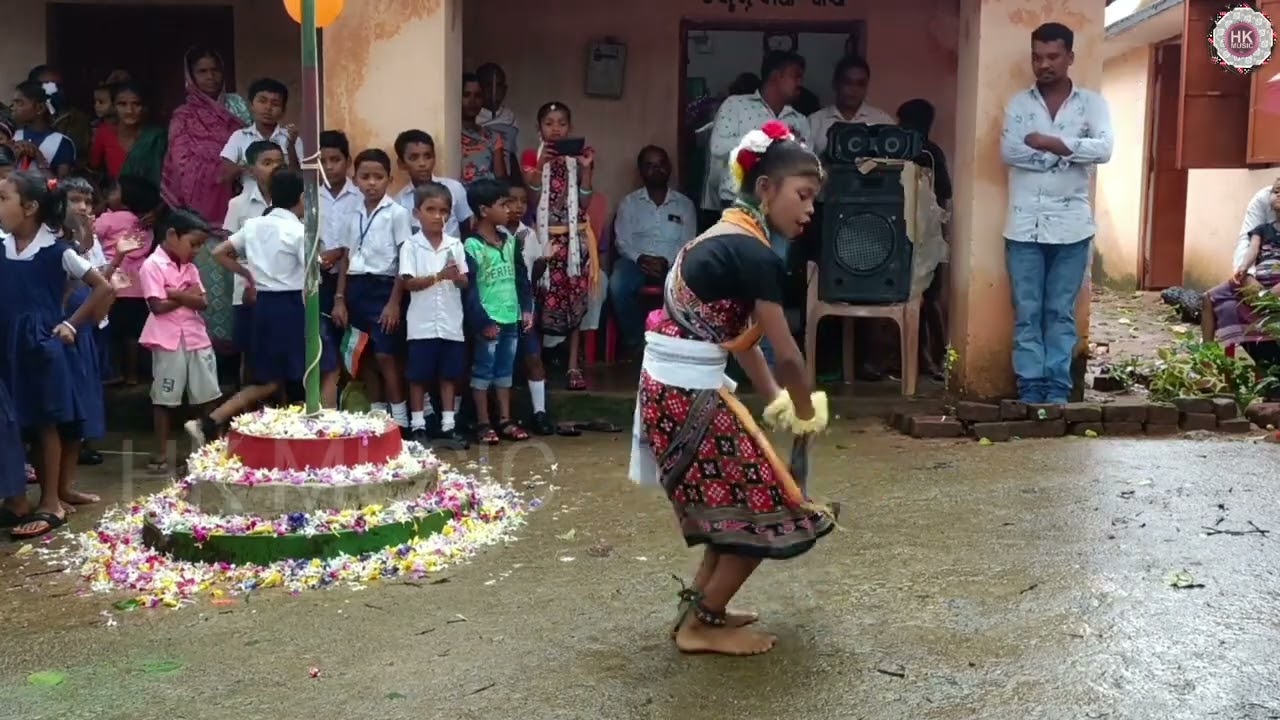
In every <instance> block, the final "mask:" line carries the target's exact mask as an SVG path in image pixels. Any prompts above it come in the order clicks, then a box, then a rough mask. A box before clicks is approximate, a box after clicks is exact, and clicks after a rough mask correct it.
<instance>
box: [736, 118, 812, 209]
mask: <svg viewBox="0 0 1280 720" xmlns="http://www.w3.org/2000/svg"><path fill="white" fill-rule="evenodd" d="M779 140H789V141H791V142H795V141H796V136H795V134H794V133H792V132H791V128H789V127H787V125H786V123H784V122H782V121H780V120H770V121H769V122H767V123H765V124H764V125H763V126H762V127H761V128H760V129H759V130H752V131H751V132H749V133H747V134H746V135H743V136H742V140H740V141H738V145H737V147H735V148H734V149H733V152H731V153H729V172H730V174H731V175H732V176H733V189H734V191H735V192H737V191H740V190H742V183H743V182H744V181H745V180H746V177H747V173H748V172H750V171H751V168H752V167H755V164H756V163H757V162H760V157H761V156H763V155H764V153H765V151H766V150H768V149H769V146H770V145H772V144H774V143H775V142H777V141H779Z"/></svg>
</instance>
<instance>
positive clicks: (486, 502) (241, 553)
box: [64, 409, 525, 607]
mask: <svg viewBox="0 0 1280 720" xmlns="http://www.w3.org/2000/svg"><path fill="white" fill-rule="evenodd" d="M188 468H189V472H188V474H187V476H186V477H185V478H182V479H181V480H179V481H177V482H175V483H174V484H173V485H172V486H170V487H169V488H167V489H166V490H164V491H162V492H159V493H156V494H154V495H150V496H147V497H145V498H142V499H140V500H138V501H136V502H134V503H133V504H132V505H131V506H129V507H128V508H115V509H112V510H110V511H108V512H107V514H106V515H105V516H104V517H103V520H102V522H101V523H100V524H99V526H98V528H97V529H96V530H95V531H94V532H91V533H85V534H83V535H81V536H80V537H79V539H78V540H79V543H78V544H79V547H78V548H77V549H76V550H74V551H72V552H71V553H70V554H69V557H67V558H66V559H65V560H64V562H65V564H67V565H70V566H73V567H76V568H78V569H79V570H80V572H81V573H82V574H83V575H84V576H85V577H86V578H87V579H88V580H89V581H90V582H91V584H92V587H93V589H94V590H97V591H103V592H107V591H114V590H121V589H125V590H129V591H132V592H135V593H137V594H138V596H137V602H138V604H141V605H146V606H155V605H167V606H171V607H176V606H180V605H182V604H184V603H186V602H188V601H191V600H192V599H194V598H195V596H197V595H199V594H201V593H205V592H208V593H212V594H214V595H215V596H220V595H223V594H226V593H232V594H235V593H239V592H247V591H251V590H255V589H258V588H262V587H275V586H283V587H286V588H289V589H291V590H295V591H296V590H303V589H310V588H317V587H325V586H329V585H332V584H335V583H349V584H353V585H361V584H363V583H365V582H368V581H371V580H377V579H381V578H389V577H397V576H406V575H407V576H421V575H424V574H426V573H429V572H433V571H435V570H438V569H440V568H441V567H443V566H445V565H447V564H450V563H452V562H454V561H457V560H459V559H462V558H465V557H467V556H468V555H470V554H471V552H473V551H474V550H475V549H476V548H478V547H480V546H482V545H487V544H491V543H494V542H498V541H501V540H504V539H507V538H509V534H510V531H511V529H512V528H514V527H515V526H516V525H518V524H519V523H520V522H521V521H522V519H523V516H524V512H525V507H524V505H523V503H522V502H521V501H520V498H519V497H518V496H517V495H516V493H515V492H514V491H513V490H512V489H511V488H509V487H504V486H500V485H497V484H495V483H492V482H484V481H482V480H478V479H477V478H476V477H475V476H473V475H467V474H463V473H460V472H457V471H455V470H453V469H452V468H449V467H448V466H446V465H443V464H441V463H440V462H439V461H438V460H437V459H436V458H435V457H434V456H433V455H432V454H431V453H430V452H429V451H428V450H426V449H425V448H423V447H421V446H420V445H418V444H416V443H410V442H403V441H402V440H401V438H400V433H399V430H398V429H397V428H396V427H395V425H394V424H393V423H391V422H390V421H389V418H387V417H386V416H385V415H373V414H356V413H339V412H332V411H327V412H323V413H320V414H318V415H316V416H313V417H308V416H304V415H303V414H302V413H301V411H300V410H297V409H275V410H264V411H261V412H258V413H252V414H249V415H244V416H241V417H239V418H236V419H235V420H234V421H233V422H232V425H231V429H230V432H229V433H228V436H227V438H226V439H225V440H219V441H216V442H213V443H210V444H208V445H206V446H205V447H203V448H201V449H200V450H198V451H197V452H196V453H194V454H193V455H192V456H191V458H190V461H189V463H188Z"/></svg>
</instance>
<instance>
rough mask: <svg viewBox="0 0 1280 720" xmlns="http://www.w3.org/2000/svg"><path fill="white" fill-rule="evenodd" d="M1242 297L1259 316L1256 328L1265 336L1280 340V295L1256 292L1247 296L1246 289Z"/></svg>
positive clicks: (1266, 291)
mask: <svg viewBox="0 0 1280 720" xmlns="http://www.w3.org/2000/svg"><path fill="white" fill-rule="evenodd" d="M1252 287H1254V288H1256V287H1257V286H1252ZM1241 295H1242V298H1241V299H1242V300H1243V301H1244V302H1245V303H1246V304H1248V306H1249V307H1250V308H1251V309H1252V310H1253V312H1254V314H1256V315H1257V316H1258V317H1257V319H1256V320H1255V321H1254V323H1253V324H1254V327H1256V328H1257V329H1258V331H1259V332H1261V333H1263V334H1264V335H1269V336H1271V337H1275V338H1280V295H1276V294H1275V293H1273V292H1270V291H1268V290H1256V291H1255V292H1252V293H1248V294H1246V291H1245V290H1244V289H1242V290H1241Z"/></svg>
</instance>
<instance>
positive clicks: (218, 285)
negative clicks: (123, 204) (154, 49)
mask: <svg viewBox="0 0 1280 720" xmlns="http://www.w3.org/2000/svg"><path fill="white" fill-rule="evenodd" d="M184 67H185V69H186V76H187V100H186V102H184V103H183V104H182V105H180V106H178V108H177V109H176V110H174V111H173V118H172V119H171V120H170V121H169V151H168V153H167V154H166V155H165V159H164V180H163V191H164V199H165V202H167V203H168V204H169V206H170V207H183V206H186V207H190V208H193V209H195V210H196V211H197V212H199V213H200V215H201V217H203V218H204V219H205V220H207V221H208V222H209V224H210V225H214V226H221V225H222V220H223V216H225V215H226V213H227V202H228V201H230V200H231V196H232V194H233V191H234V188H233V187H232V186H231V184H230V183H222V182H219V181H218V175H219V173H220V172H221V169H222V160H221V157H220V154H221V152H222V147H223V146H224V145H226V143H227V138H229V137H231V133H233V132H235V131H236V130H239V129H240V128H242V127H244V126H246V125H248V124H249V106H248V105H247V104H246V103H245V101H244V98H242V97H240V96H239V95H236V94H235V93H230V92H227V91H226V88H225V86H224V81H223V73H222V67H223V66H222V58H221V57H220V56H219V55H218V54H217V53H216V52H214V51H213V50H210V49H208V48H203V47H194V48H192V49H190V50H188V51H187V54H186V57H185V58H184ZM211 252H212V249H211V248H210V247H206V248H203V249H202V250H201V252H200V254H199V255H198V256H196V266H197V267H199V269H200V279H201V280H202V281H203V282H204V286H205V292H206V295H207V297H208V299H209V309H208V310H207V311H205V314H204V315H205V321H206V323H207V325H208V328H209V335H210V336H211V337H212V338H213V339H214V342H215V343H216V344H219V345H220V344H221V342H219V341H223V342H225V341H228V340H230V338H231V274H230V273H228V272H227V271H226V270H224V269H223V268H222V267H221V266H219V265H218V264H217V262H215V261H214V260H213V256H212V254H211Z"/></svg>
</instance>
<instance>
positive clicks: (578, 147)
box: [551, 138, 587, 157]
mask: <svg viewBox="0 0 1280 720" xmlns="http://www.w3.org/2000/svg"><path fill="white" fill-rule="evenodd" d="M551 147H552V148H553V149H554V150H555V151H556V154H557V155H564V156H565V157H578V156H580V155H582V153H583V151H584V150H586V149H587V141H586V139H584V138H565V139H563V140H553V141H551Z"/></svg>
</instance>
